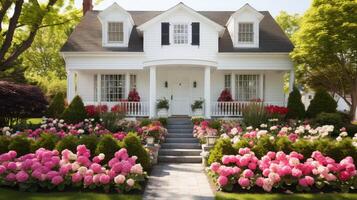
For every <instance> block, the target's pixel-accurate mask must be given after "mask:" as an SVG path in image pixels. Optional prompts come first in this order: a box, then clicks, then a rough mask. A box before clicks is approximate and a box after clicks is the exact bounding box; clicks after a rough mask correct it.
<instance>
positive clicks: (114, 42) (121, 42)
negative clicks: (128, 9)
mask: <svg viewBox="0 0 357 200" xmlns="http://www.w3.org/2000/svg"><path fill="white" fill-rule="evenodd" d="M109 23H121V24H122V25H123V40H122V41H109V29H107V42H108V43H109V44H123V43H124V35H125V32H124V22H118V21H108V22H107V26H108V28H109Z"/></svg>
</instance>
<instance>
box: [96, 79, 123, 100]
mask: <svg viewBox="0 0 357 200" xmlns="http://www.w3.org/2000/svg"><path fill="white" fill-rule="evenodd" d="M98 75H99V74H98ZM110 75H121V76H122V77H123V78H124V86H123V89H124V92H123V97H122V99H126V97H127V96H126V93H127V88H126V86H127V83H126V78H127V77H126V74H100V89H99V91H100V92H99V93H100V102H118V101H119V100H121V99H118V100H113V101H111V100H108V99H107V98H104V97H105V96H103V95H105V94H106V93H105V92H104V91H102V89H103V88H104V87H105V85H103V84H102V81H106V80H108V79H102V78H103V77H102V76H110ZM97 95H98V93H97ZM107 95H108V94H107ZM98 96H99V95H98Z"/></svg>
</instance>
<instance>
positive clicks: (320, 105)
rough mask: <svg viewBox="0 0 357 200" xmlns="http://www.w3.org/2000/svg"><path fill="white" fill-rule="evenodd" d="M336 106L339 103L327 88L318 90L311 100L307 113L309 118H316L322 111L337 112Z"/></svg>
mask: <svg viewBox="0 0 357 200" xmlns="http://www.w3.org/2000/svg"><path fill="white" fill-rule="evenodd" d="M336 108H337V103H336V101H335V100H334V99H333V98H332V96H331V95H330V94H329V93H328V92H326V91H325V90H318V91H316V94H315V96H314V99H312V101H311V102H310V105H309V107H308V108H307V112H306V114H307V116H308V117H309V118H314V117H316V116H317V115H318V114H320V113H322V112H325V113H335V112H336Z"/></svg>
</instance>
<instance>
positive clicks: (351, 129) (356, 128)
mask: <svg viewBox="0 0 357 200" xmlns="http://www.w3.org/2000/svg"><path fill="white" fill-rule="evenodd" d="M346 129H347V133H348V135H349V136H350V137H353V136H354V135H355V134H356V133H357V125H355V124H348V125H347V126H346Z"/></svg>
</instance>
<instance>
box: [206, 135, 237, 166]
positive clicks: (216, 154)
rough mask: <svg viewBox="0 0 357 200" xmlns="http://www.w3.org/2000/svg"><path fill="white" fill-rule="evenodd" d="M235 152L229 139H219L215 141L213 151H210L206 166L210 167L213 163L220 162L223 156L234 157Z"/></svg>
mask: <svg viewBox="0 0 357 200" xmlns="http://www.w3.org/2000/svg"><path fill="white" fill-rule="evenodd" d="M235 154H237V151H236V150H235V149H234V148H233V146H232V143H231V140H230V139H223V138H220V139H218V140H217V142H216V144H215V145H214V147H213V149H211V151H210V155H209V158H208V165H211V164H212V163H214V162H219V163H221V162H222V157H223V155H235Z"/></svg>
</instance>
